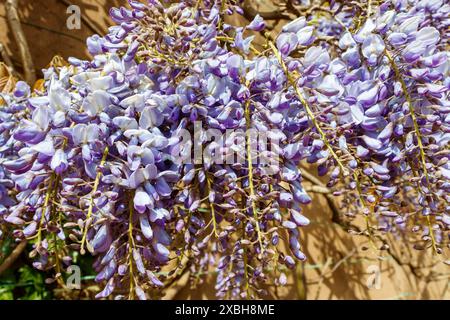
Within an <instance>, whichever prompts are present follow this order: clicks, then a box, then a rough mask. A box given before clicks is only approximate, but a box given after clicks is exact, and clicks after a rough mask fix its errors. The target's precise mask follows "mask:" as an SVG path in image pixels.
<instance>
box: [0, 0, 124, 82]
mask: <svg viewBox="0 0 450 320" xmlns="http://www.w3.org/2000/svg"><path fill="white" fill-rule="evenodd" d="M4 2H5V1H2V2H1V3H0V43H2V44H3V45H4V46H5V47H6V52H7V53H8V54H9V56H10V57H11V60H12V62H13V63H14V66H15V67H16V69H17V70H18V71H21V69H22V62H21V60H20V55H19V51H18V47H17V45H16V43H15V40H14V37H13V34H12V33H11V29H10V26H9V24H8V21H7V18H6V11H5V5H4ZM126 3H127V1H126V0H20V1H19V16H20V20H21V23H22V28H23V30H24V33H25V36H26V39H27V41H28V44H29V46H30V50H31V54H32V57H33V60H34V65H35V68H36V72H37V75H38V78H39V77H40V76H41V75H42V73H41V69H42V68H45V67H46V66H47V65H48V63H49V62H50V61H51V59H52V58H53V57H54V56H55V55H61V56H62V57H64V58H65V59H67V58H68V57H71V56H73V57H78V58H87V57H88V56H89V54H88V52H87V51H86V38H87V37H89V36H91V35H93V34H95V33H98V32H102V33H104V32H105V31H106V30H107V27H108V26H109V25H111V24H112V21H110V19H109V17H108V11H109V8H111V7H115V6H120V5H125V4H126ZM70 5H77V6H79V7H80V9H81V29H79V30H76V29H75V30H70V29H69V28H68V27H67V19H68V18H69V16H70V14H68V13H67V8H68V7H69V6H70Z"/></svg>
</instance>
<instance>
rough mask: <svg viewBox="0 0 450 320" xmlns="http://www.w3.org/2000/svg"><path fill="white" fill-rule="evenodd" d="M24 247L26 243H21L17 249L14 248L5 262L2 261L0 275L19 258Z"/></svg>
mask: <svg viewBox="0 0 450 320" xmlns="http://www.w3.org/2000/svg"><path fill="white" fill-rule="evenodd" d="M26 246H27V241H22V242H21V243H19V245H18V246H17V247H15V248H14V250H13V252H11V254H10V255H9V256H8V258H6V259H5V261H3V263H2V264H1V265H0V275H1V274H2V273H3V272H5V271H6V270H8V269H9V268H10V267H11V266H12V265H13V264H14V262H15V261H16V260H17V258H19V256H20V255H21V254H22V252H23V250H25V248H26Z"/></svg>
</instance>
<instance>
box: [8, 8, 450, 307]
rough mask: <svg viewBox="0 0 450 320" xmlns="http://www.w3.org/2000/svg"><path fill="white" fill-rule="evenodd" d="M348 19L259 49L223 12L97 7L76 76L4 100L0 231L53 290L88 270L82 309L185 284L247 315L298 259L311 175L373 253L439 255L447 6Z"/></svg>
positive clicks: (257, 23) (449, 133)
mask: <svg viewBox="0 0 450 320" xmlns="http://www.w3.org/2000/svg"><path fill="white" fill-rule="evenodd" d="M350 5H351V4H345V3H334V2H332V4H331V5H330V8H329V12H331V13H333V12H334V13H335V14H329V15H326V14H322V15H318V16H317V17H314V18H312V17H299V18H298V19H296V20H294V21H292V22H290V23H288V24H286V25H285V26H283V28H282V30H281V32H280V33H279V34H278V35H277V36H276V37H275V38H272V36H271V35H270V34H268V33H265V28H266V23H265V21H264V20H263V19H262V18H261V17H260V16H256V17H255V18H254V20H253V21H252V22H251V23H250V24H248V25H247V26H245V27H241V26H233V25H230V24H228V23H227V19H226V17H227V16H229V15H232V14H240V13H242V9H241V7H240V3H239V2H236V1H225V0H204V1H189V0H186V1H179V2H177V3H172V4H166V3H160V2H159V1H158V0H149V1H148V2H146V3H143V2H142V3H141V2H137V1H134V0H130V1H129V8H125V7H121V8H113V9H112V10H111V12H110V14H111V18H112V19H113V20H114V21H115V23H116V25H115V26H112V27H110V28H109V32H108V34H107V35H106V36H99V35H95V36H92V37H91V38H89V39H88V40H87V46H88V49H89V52H90V53H91V54H92V56H93V59H92V60H91V61H85V60H80V59H76V58H71V59H70V60H69V62H70V65H67V66H58V67H51V68H49V69H47V70H44V76H45V79H44V80H45V81H44V85H43V87H42V88H38V89H35V90H32V89H30V87H29V86H28V85H27V84H26V83H24V82H19V83H18V84H17V86H16V89H15V91H14V92H13V93H12V94H10V95H4V96H3V99H2V100H0V101H3V105H2V106H1V107H0V120H1V123H0V156H1V157H0V222H1V223H2V224H8V225H11V226H13V228H14V237H15V238H16V239H17V240H18V241H21V240H24V239H27V240H28V241H29V242H30V243H32V244H33V251H32V252H31V257H32V258H33V259H34V264H33V265H34V267H36V268H37V269H39V270H50V269H54V270H55V274H56V275H55V279H56V280H57V281H58V282H61V285H64V283H63V281H62V278H63V275H64V272H65V270H66V269H67V268H68V266H70V265H71V264H72V263H73V259H75V257H76V254H77V253H79V254H87V253H89V254H92V255H93V256H95V263H94V268H95V270H96V272H97V276H96V279H95V280H96V281H97V282H98V283H101V284H103V290H102V291H101V292H99V293H98V294H97V298H107V297H110V296H113V297H115V298H116V299H126V298H129V299H134V298H139V299H149V298H150V299H156V298H161V297H162V296H163V289H164V288H166V287H167V286H169V285H170V284H171V283H172V282H173V281H176V280H177V278H178V276H179V275H180V274H181V272H182V271H183V270H184V269H186V268H187V269H189V270H190V271H191V274H192V275H196V276H195V277H201V276H197V275H201V274H204V273H208V272H209V271H211V270H213V271H216V272H217V277H216V279H217V283H216V286H215V288H216V292H217V295H218V297H221V298H232V299H245V298H254V297H262V296H264V294H265V289H264V288H265V285H266V284H271V283H274V284H275V285H285V284H286V272H287V270H290V269H293V268H295V266H296V264H297V263H298V262H299V261H300V262H301V261H303V260H305V259H306V256H305V254H304V253H303V252H302V248H301V245H300V242H299V236H300V229H301V228H302V227H305V226H307V225H308V224H309V219H308V218H307V217H305V216H304V215H303V208H304V206H305V205H308V204H309V203H310V202H311V197H310V196H309V195H308V192H307V191H306V188H305V187H304V185H303V177H302V171H303V170H304V169H302V168H301V164H302V163H310V164H315V165H316V166H317V168H318V174H319V175H320V176H326V177H327V178H328V185H327V187H328V188H330V190H332V192H334V195H335V196H336V197H337V198H339V199H340V200H339V201H340V202H341V206H342V208H345V211H343V214H342V217H341V218H342V219H347V220H349V221H350V220H353V219H356V218H358V217H362V218H363V219H364V221H365V226H366V230H364V231H363V234H365V235H367V236H368V238H369V239H370V241H371V243H372V244H373V245H374V249H375V250H378V249H379V247H377V246H376V243H378V241H377V240H376V238H377V237H378V236H379V235H380V234H381V235H382V234H383V233H385V232H392V233H396V234H405V235H407V238H408V239H410V240H411V242H413V243H414V246H415V247H416V248H417V249H428V248H429V250H431V251H432V252H434V253H437V254H445V250H448V246H449V233H448V230H449V228H450V205H449V201H450V196H449V190H450V163H449V161H448V158H449V157H450V149H449V142H450V115H449V113H450V105H449V99H448V97H449V95H448V93H449V89H450V77H449V72H450V64H449V57H450V53H449V51H448V43H447V39H448V32H449V31H448V30H449V28H448V27H449V23H450V19H449V13H450V5H449V4H448V3H447V4H445V3H444V2H443V1H439V0H421V1H403V0H392V1H385V2H384V3H383V4H381V5H380V6H377V7H373V8H370V10H368V13H367V14H366V17H365V19H364V21H363V22H362V23H360V22H358V23H356V22H355V20H354V19H353V18H354V17H353V16H351V15H350V14H348V12H349V11H348V10H347V11H344V10H341V9H342V6H350ZM258 34H259V35H262V38H263V39H264V40H263V41H262V42H263V43H262V44H261V43H257V41H256V40H255V36H256V35H258ZM255 132H256V134H254V133H255ZM262 136H264V137H265V139H262V138H261V137H262ZM268 160H269V161H268ZM310 218H311V217H310Z"/></svg>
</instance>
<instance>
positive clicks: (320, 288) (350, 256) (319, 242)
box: [0, 0, 450, 299]
mask: <svg viewBox="0 0 450 320" xmlns="http://www.w3.org/2000/svg"><path fill="white" fill-rule="evenodd" d="M70 4H74V5H78V6H80V8H81V14H82V27H81V29H80V30H69V29H68V28H67V25H66V23H67V18H68V17H69V15H68V14H67V13H66V10H67V8H68V6H69V5H70ZM125 4H126V0H90V1H89V0H20V1H19V14H20V19H21V21H22V26H23V29H24V32H25V36H26V38H27V40H28V43H29V46H30V49H31V54H32V56H33V60H34V64H35V67H36V69H37V75H38V77H40V76H41V72H40V70H41V69H42V68H44V67H46V66H47V65H48V63H49V62H50V61H51V59H52V58H53V57H54V56H55V55H61V56H62V57H64V58H65V59H67V58H68V57H70V56H75V57H78V58H87V57H88V53H87V51H86V49H85V47H86V45H85V43H86V38H87V37H88V36H90V35H92V34H94V33H97V32H102V33H103V32H105V30H107V27H108V26H109V25H111V23H112V22H111V21H110V19H109V18H108V11H109V8H111V7H114V6H120V5H125ZM0 43H2V44H4V45H5V47H6V49H7V53H8V54H9V56H10V57H11V59H12V61H13V63H14V65H15V66H16V68H17V70H19V71H20V70H21V61H20V55H19V52H18V48H17V45H16V43H15V41H14V38H13V35H12V33H11V30H10V27H9V25H8V23H7V20H6V12H5V7H4V1H2V2H1V3H0ZM313 203H314V205H310V206H308V207H306V208H305V215H306V216H307V217H308V218H310V220H311V221H312V223H311V225H310V226H308V227H307V228H304V229H302V230H301V232H302V242H301V243H302V244H303V245H304V248H303V250H304V252H305V254H306V255H307V256H308V261H306V262H305V263H304V264H302V265H301V266H299V268H298V270H297V271H296V272H294V273H291V274H290V275H289V277H288V285H287V286H286V287H283V288H279V287H273V286H272V287H270V286H268V289H269V291H270V292H271V294H270V295H269V296H267V298H268V299H278V298H285V299H450V291H449V290H448V285H449V270H448V266H445V265H444V263H442V262H440V261H439V260H438V258H436V257H432V256H431V254H430V252H417V251H413V250H411V249H410V248H409V247H406V246H400V245H395V246H392V247H391V251H390V252H391V253H392V255H391V254H389V252H387V251H385V252H382V253H381V257H379V256H378V255H377V253H375V252H374V250H371V249H370V245H369V244H368V241H367V239H366V238H365V237H361V236H353V235H350V234H348V233H347V230H345V229H344V228H342V227H341V226H339V225H337V224H334V223H332V222H331V220H332V219H331V216H332V213H331V210H330V207H329V206H328V205H327V203H326V201H325V199H324V198H323V197H322V196H321V195H314V197H313ZM395 242H402V240H401V239H395V238H391V239H390V241H389V243H390V244H391V245H392V243H395ZM366 248H369V249H366ZM214 278H215V276H214V270H211V275H210V276H208V278H207V279H205V280H204V281H203V284H200V286H199V287H198V288H197V289H195V290H193V289H192V288H193V287H194V286H193V284H194V283H193V282H192V281H191V280H192V278H191V279H189V277H187V276H186V277H183V278H182V279H180V281H179V283H177V284H176V287H175V288H173V289H171V290H169V292H168V294H167V296H166V298H176V299H188V298H192V299H214V298H215V295H214V291H215V290H214V283H215V279H214ZM194 279H195V277H194Z"/></svg>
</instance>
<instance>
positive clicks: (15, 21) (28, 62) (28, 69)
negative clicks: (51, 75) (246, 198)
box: [5, 0, 36, 85]
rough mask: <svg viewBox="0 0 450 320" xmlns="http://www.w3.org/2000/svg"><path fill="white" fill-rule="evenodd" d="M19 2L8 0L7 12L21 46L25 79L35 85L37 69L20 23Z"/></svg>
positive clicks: (13, 31)
mask: <svg viewBox="0 0 450 320" xmlns="http://www.w3.org/2000/svg"><path fill="white" fill-rule="evenodd" d="M18 3H19V0H6V5H5V8H6V14H7V17H8V21H9V24H10V26H11V32H12V33H13V35H14V38H15V39H16V42H17V45H18V46H19V51H20V56H21V58H22V62H23V69H24V74H25V80H26V81H27V82H28V83H29V84H30V85H33V84H34V83H35V82H36V71H35V69H34V63H33V58H32V56H31V52H30V47H29V46H28V42H27V39H26V37H25V34H24V32H23V29H22V25H21V23H20V18H19V14H18V11H17V7H18Z"/></svg>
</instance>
